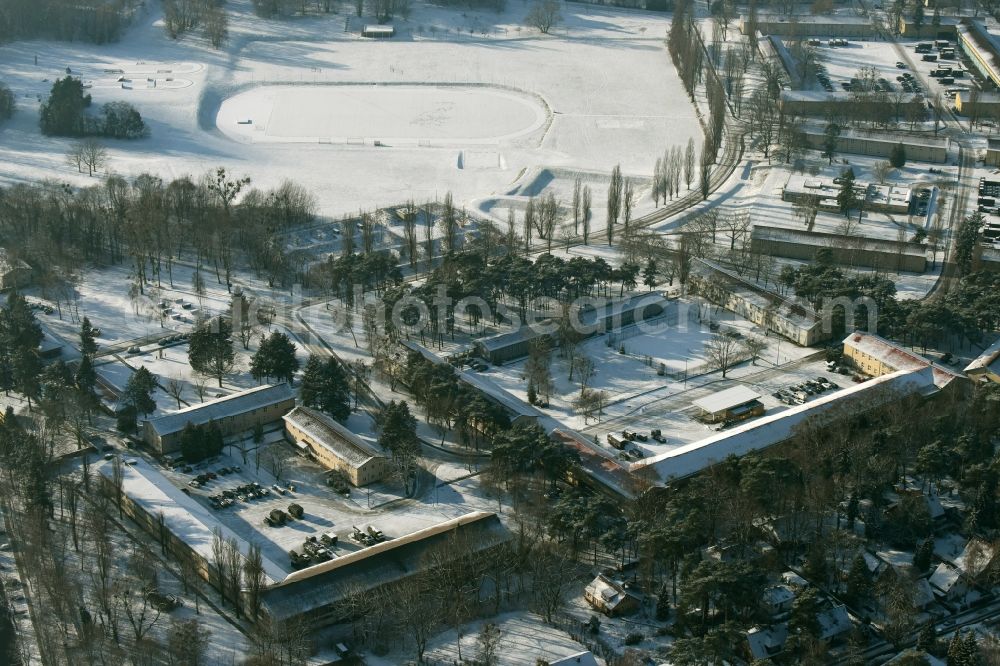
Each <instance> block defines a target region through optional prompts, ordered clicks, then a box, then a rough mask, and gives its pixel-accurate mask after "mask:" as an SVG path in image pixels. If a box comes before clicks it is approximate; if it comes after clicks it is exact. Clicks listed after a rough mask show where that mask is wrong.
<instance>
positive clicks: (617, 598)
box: [586, 574, 632, 611]
mask: <svg viewBox="0 0 1000 666" xmlns="http://www.w3.org/2000/svg"><path fill="white" fill-rule="evenodd" d="M586 592H587V594H588V595H590V596H591V597H592V598H594V599H599V600H600V602H601V603H602V604H603V606H604V609H605V610H608V611H613V610H614V609H615V608H616V607H618V605H619V604H621V603H622V602H623V601H625V600H626V599H628V598H629V597H631V596H632V594H631V593H630V592H629V591H628V590H626V589H625V588H624V587H623V586H622V584H621V583H618V582H616V581H613V580H611V579H610V578H608V577H607V576H605V575H604V574H598V576H597V578H595V579H594V580H592V581H590V584H589V585H587V587H586Z"/></svg>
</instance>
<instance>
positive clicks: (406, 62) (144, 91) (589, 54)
mask: <svg viewBox="0 0 1000 666" xmlns="http://www.w3.org/2000/svg"><path fill="white" fill-rule="evenodd" d="M154 7H155V9H154ZM342 9H343V11H344V13H347V11H348V8H347V7H346V5H345V6H344V7H343V8H342ZM144 11H145V13H140V15H139V16H138V18H137V21H136V24H135V25H133V26H132V27H131V28H130V29H129V30H128V31H127V33H126V34H125V36H124V38H123V39H122V41H121V42H119V43H117V44H111V45H104V46H92V45H87V44H80V43H51V42H28V43H23V42H22V43H14V44H9V45H4V46H3V47H0V80H3V81H4V82H6V83H7V84H8V85H9V86H10V87H11V89H12V90H13V91H14V93H15V95H16V97H17V103H18V112H17V114H16V115H15V117H14V118H13V119H12V120H11V121H9V122H8V123H6V124H5V125H3V126H2V127H0V144H2V145H3V146H4V158H5V159H4V160H3V161H2V163H0V182H15V181H35V180H40V179H43V178H54V179H58V180H63V181H68V182H70V183H72V184H75V185H87V184H94V183H96V182H97V180H96V179H95V178H88V177H87V176H85V175H82V174H79V173H77V169H76V168H75V167H71V166H70V165H68V164H67V162H66V159H65V157H64V155H65V153H66V151H67V149H68V147H69V146H70V144H71V143H72V141H71V140H69V139H60V138H50V137H43V136H41V135H40V133H39V130H38V116H37V110H38V105H39V102H40V101H41V100H42V99H44V98H45V96H47V95H48V92H49V89H50V87H51V85H52V81H54V80H55V79H56V78H58V77H61V76H64V75H65V73H66V71H67V68H68V69H69V71H70V72H72V73H73V74H74V75H77V76H80V77H82V78H83V79H84V81H85V82H87V83H88V84H89V85H90V86H91V88H90V89H89V92H90V93H91V94H92V95H93V98H94V105H95V106H99V105H101V104H103V103H105V102H110V101H117V100H123V101H128V102H131V103H133V104H135V105H136V106H137V107H138V108H139V110H140V112H141V113H142V114H143V117H144V118H145V119H146V121H147V123H148V125H149V127H150V131H151V135H150V137H149V138H147V139H141V140H137V141H132V142H124V141H111V142H108V148H109V153H110V161H109V167H108V168H109V170H110V171H113V172H115V173H120V174H123V175H126V176H129V175H135V174H138V173H141V172H144V171H149V172H153V173H156V174H158V175H160V176H163V177H165V178H171V177H177V176H181V175H184V174H194V175H196V176H197V175H200V174H201V173H204V172H205V171H207V170H208V169H210V168H214V167H216V166H225V167H227V168H228V169H229V170H230V171H232V172H234V173H237V174H244V173H245V174H247V175H249V176H250V177H251V178H252V179H253V181H254V184H255V185H257V186H260V187H262V188H267V187H274V186H277V185H279V184H280V183H281V181H283V180H285V179H291V180H293V181H296V182H299V183H301V184H303V185H304V186H305V187H306V188H308V189H309V190H311V191H313V192H314V193H315V194H316V195H317V196H318V197H319V203H320V212H321V213H323V214H326V215H331V216H336V215H340V214H343V213H348V212H351V213H356V212H357V210H358V209H359V208H365V209H369V210H370V209H372V208H375V207H383V206H388V205H394V204H399V203H402V202H403V201H405V200H406V199H408V198H413V199H414V200H415V201H417V202H418V203H419V202H421V201H425V200H434V199H435V198H436V199H438V200H440V199H441V197H443V195H444V193H445V192H446V191H448V190H451V191H453V192H454V194H455V199H456V202H458V203H460V204H465V203H469V202H472V201H473V200H476V199H478V198H482V197H488V196H490V195H492V194H496V193H501V192H505V191H508V190H509V189H511V188H512V187H513V186H516V184H517V183H518V181H519V179H520V178H521V177H522V176H523V175H524V174H527V173H528V172H530V171H531V170H532V169H539V168H548V167H552V168H565V169H571V170H577V169H580V170H587V171H596V172H605V173H606V172H608V171H610V169H611V168H612V167H613V166H614V165H615V164H617V163H621V165H622V169H623V171H624V172H625V173H626V174H633V175H635V176H636V177H648V176H649V175H650V174H651V173H652V169H653V164H654V162H655V160H656V158H657V157H658V156H660V155H661V154H662V153H663V150H664V149H665V148H667V147H668V146H669V145H674V144H678V145H684V144H686V143H687V140H688V138H689V137H694V138H695V141H696V142H698V141H699V137H700V126H699V124H698V121H697V118H696V114H695V110H694V107H693V106H692V105H691V104H690V102H689V101H688V100H687V98H686V96H685V94H684V92H683V89H682V87H681V84H680V82H679V79H678V77H677V74H676V71H675V70H674V68H673V66H672V65H671V63H670V60H669V57H668V55H667V53H666V49H665V47H664V44H663V38H664V36H665V34H666V32H667V29H668V26H669V20H668V18H667V17H665V16H663V15H658V14H655V13H645V12H635V11H616V10H613V9H610V8H602V7H596V6H589V5H574V4H566V5H564V6H563V7H562V8H561V12H562V14H563V17H564V20H563V21H562V23H561V24H560V25H559V26H558V27H557V28H556V29H555V30H554V31H553V34H551V35H540V34H538V33H537V31H533V30H528V29H527V28H523V27H522V26H521V24H522V19H523V17H524V14H525V13H526V11H527V4H525V3H522V2H513V3H510V5H509V7H508V9H507V11H506V12H504V13H502V14H496V13H493V12H475V11H470V10H462V11H461V12H459V11H457V10H447V9H441V8H437V7H431V6H424V5H417V6H415V7H414V10H413V12H412V14H411V15H410V16H409V18H407V19H397V20H396V21H394V24H395V27H396V30H397V36H396V37H395V38H393V39H391V40H378V41H371V40H365V39H362V38H360V37H359V35H358V28H360V26H361V25H363V23H364V22H365V21H366V20H367V18H364V19H356V20H355V19H353V18H350V19H347V20H345V17H344V16H343V14H336V15H331V16H326V17H305V18H297V19H290V20H287V21H270V20H264V19H260V18H257V17H256V16H254V15H253V14H252V11H251V8H250V2H249V0H235V1H234V2H230V3H228V4H227V13H229V14H230V17H231V18H230V20H231V24H230V35H231V38H230V41H229V43H228V44H227V46H225V47H224V48H223V50H221V51H214V50H212V49H210V48H209V47H208V45H207V44H205V43H204V42H203V41H202V40H201V38H199V37H197V36H185V37H184V38H182V39H180V40H177V41H172V40H170V39H168V38H167V36H166V35H165V33H164V31H163V27H162V16H161V14H160V11H159V5H158V4H154V5H149V6H148V8H147V9H146V10H144ZM36 56H37V64H36V61H35V58H36ZM288 84H295V85H293V86H290V85H288ZM314 84H315V85H314ZM320 84H324V85H320ZM330 84H339V85H330ZM343 84H351V85H343ZM367 84H395V85H392V86H390V85H379V86H372V85H367ZM400 84H402V85H400ZM272 101H273V102H274V103H273V104H272ZM272 106H273V108H271V107H272ZM246 120H252V121H253V122H252V123H250V124H245V125H242V124H239V122H240V121H246ZM262 128H263V129H262ZM251 138H252V141H250V140H251ZM321 138H322V140H323V142H322V143H320V142H319V141H320V139H321ZM366 139H367V141H364V140H366ZM338 140H343V141H341V142H339V143H338ZM349 140H350V141H349ZM358 140H361V141H358ZM290 141H292V142H293V143H288V142H290ZM303 141H307V142H305V143H304V142H303ZM327 141H329V143H327ZM375 141H379V142H380V143H382V144H384V145H379V146H376V145H374V144H375ZM394 141H395V142H396V143H395V145H394ZM600 198H601V197H600V196H595V200H599V199H600ZM595 217H596V215H595Z"/></svg>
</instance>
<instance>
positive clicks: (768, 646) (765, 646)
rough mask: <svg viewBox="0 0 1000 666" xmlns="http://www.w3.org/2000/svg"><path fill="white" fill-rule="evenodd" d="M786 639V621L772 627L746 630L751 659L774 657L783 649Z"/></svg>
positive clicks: (759, 659) (761, 659) (758, 659)
mask: <svg viewBox="0 0 1000 666" xmlns="http://www.w3.org/2000/svg"><path fill="white" fill-rule="evenodd" d="M787 640H788V623H787V622H782V623H781V624H776V625H774V626H773V627H753V628H752V629H750V630H748V631H747V650H748V652H749V653H750V660H751V661H764V660H766V659H771V658H772V657H776V656H777V655H779V654H780V653H781V652H782V651H783V650H784V649H785V642H786V641H787Z"/></svg>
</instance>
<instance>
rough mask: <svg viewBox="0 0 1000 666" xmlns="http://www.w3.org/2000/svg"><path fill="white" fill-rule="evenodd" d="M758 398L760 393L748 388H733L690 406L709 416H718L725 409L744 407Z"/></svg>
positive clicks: (706, 397) (701, 399) (700, 399)
mask: <svg viewBox="0 0 1000 666" xmlns="http://www.w3.org/2000/svg"><path fill="white" fill-rule="evenodd" d="M758 398H760V393H757V392H756V391H754V390H753V389H751V388H750V387H748V386H734V387H732V388H728V389H726V390H725V391H719V392H718V393H713V394H712V395H707V396H705V397H704V398H699V399H698V400H695V401H694V402H693V403H692V404H694V406H695V407H697V408H699V409H701V410H702V411H705V412H708V413H709V414H718V413H719V412H724V411H726V410H727V409H732V408H734V407H739V406H740V405H745V404H746V403H748V402H753V401H754V400H757V399H758Z"/></svg>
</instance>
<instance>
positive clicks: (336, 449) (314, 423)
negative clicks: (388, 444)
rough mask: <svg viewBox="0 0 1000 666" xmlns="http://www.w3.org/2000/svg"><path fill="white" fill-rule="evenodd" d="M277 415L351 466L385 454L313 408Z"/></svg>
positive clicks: (298, 409) (296, 409)
mask: <svg viewBox="0 0 1000 666" xmlns="http://www.w3.org/2000/svg"><path fill="white" fill-rule="evenodd" d="M281 418H282V419H284V421H285V423H287V424H289V425H291V426H294V427H295V428H297V429H299V430H301V431H302V432H304V433H306V434H307V435H309V438H310V439H311V440H312V441H313V442H314V443H315V444H316V445H318V446H322V447H323V448H325V449H326V450H328V451H329V452H330V453H332V454H333V455H335V456H337V457H338V458H340V459H341V460H343V461H344V462H346V463H347V464H348V465H350V466H351V467H354V468H358V467H361V466H362V465H364V464H365V463H367V462H368V461H370V460H372V459H373V458H379V457H383V458H384V457H385V454H384V453H383V452H382V451H380V450H378V449H377V448H376V447H375V446H374V445H372V444H369V443H368V442H366V441H364V440H363V439H361V438H360V437H358V436H357V435H355V434H354V433H353V432H351V431H350V430H348V429H347V428H346V427H344V426H343V425H341V424H339V423H337V422H336V421H334V420H333V419H332V418H330V417H329V416H327V415H326V414H323V413H321V412H317V411H316V410H314V409H309V408H308V407H301V406H300V407H296V408H295V409H293V410H292V411H290V412H288V413H287V414H285V415H284V416H283V417H281Z"/></svg>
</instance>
